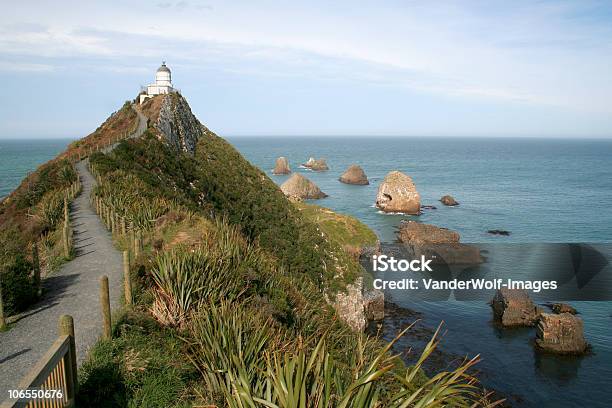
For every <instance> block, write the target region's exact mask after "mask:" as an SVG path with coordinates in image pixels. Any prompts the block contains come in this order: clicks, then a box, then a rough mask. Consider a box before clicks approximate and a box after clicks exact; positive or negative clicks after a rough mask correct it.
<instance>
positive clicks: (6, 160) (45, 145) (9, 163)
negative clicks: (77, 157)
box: [0, 139, 71, 198]
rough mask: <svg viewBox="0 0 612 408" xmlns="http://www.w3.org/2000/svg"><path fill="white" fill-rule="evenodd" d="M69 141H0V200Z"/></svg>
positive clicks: (60, 150)
mask: <svg viewBox="0 0 612 408" xmlns="http://www.w3.org/2000/svg"><path fill="white" fill-rule="evenodd" d="M70 142H71V140H69V139H52V140H46V139H40V140H34V139H29V140H17V139H15V140H2V139H0V198H2V197H5V196H6V195H8V194H9V193H10V192H11V191H13V190H14V189H15V188H16V187H17V186H18V185H19V183H20V182H21V180H23V178H24V177H25V176H26V175H27V174H28V173H30V172H32V171H34V170H36V168H37V167H38V166H40V165H41V164H43V163H45V162H46V161H48V160H51V159H52V158H54V157H55V156H57V155H58V154H59V153H61V152H62V151H63V150H64V149H66V147H67V146H68V144H69V143H70Z"/></svg>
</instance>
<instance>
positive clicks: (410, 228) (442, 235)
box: [397, 221, 460, 245]
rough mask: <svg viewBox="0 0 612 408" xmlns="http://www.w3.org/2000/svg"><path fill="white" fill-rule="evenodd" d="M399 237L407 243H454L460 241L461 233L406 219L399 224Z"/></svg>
mask: <svg viewBox="0 0 612 408" xmlns="http://www.w3.org/2000/svg"><path fill="white" fill-rule="evenodd" d="M397 237H398V239H399V240H400V241H401V242H403V243H406V244H412V245H424V244H454V243H457V242H459V239H460V237H459V233H458V232H455V231H451V230H449V229H446V228H440V227H436V226H435V225H430V224H423V223H420V222H416V221H404V222H402V223H401V224H400V226H399V231H398V234H397Z"/></svg>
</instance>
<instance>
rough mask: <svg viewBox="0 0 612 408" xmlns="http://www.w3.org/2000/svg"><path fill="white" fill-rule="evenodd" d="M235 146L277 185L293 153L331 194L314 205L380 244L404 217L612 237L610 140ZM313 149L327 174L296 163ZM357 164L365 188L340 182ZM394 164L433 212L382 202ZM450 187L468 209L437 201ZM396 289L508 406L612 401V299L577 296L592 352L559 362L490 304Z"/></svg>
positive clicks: (482, 236) (402, 317) (236, 141)
mask: <svg viewBox="0 0 612 408" xmlns="http://www.w3.org/2000/svg"><path fill="white" fill-rule="evenodd" d="M230 142H231V143H233V145H234V146H235V147H236V148H238V150H240V152H241V153H242V154H243V155H244V156H245V157H246V158H247V159H249V160H250V161H251V162H252V163H253V164H255V165H257V166H258V167H260V168H261V169H262V170H264V171H265V172H266V173H267V174H268V175H269V176H270V177H271V178H272V179H273V180H274V181H275V182H277V183H278V184H281V183H282V182H283V181H285V180H286V179H287V178H288V177H289V176H274V175H272V174H271V169H272V168H273V167H274V161H275V159H276V158H277V157H278V156H286V157H287V158H288V159H289V163H290V166H291V169H292V170H293V171H297V172H301V173H303V174H304V175H306V176H307V177H308V178H310V179H311V180H312V181H314V182H315V183H316V184H317V185H318V186H319V187H320V188H321V189H322V190H323V191H324V192H326V193H327V194H329V197H328V198H325V199H322V200H316V203H317V204H319V205H322V206H326V207H329V208H331V209H333V210H335V211H338V212H342V213H346V214H350V215H353V216H355V217H357V218H359V219H360V220H361V221H363V222H364V223H366V224H367V225H369V226H370V227H371V228H372V229H374V230H375V231H376V233H377V234H378V235H379V237H380V238H381V240H382V241H383V242H391V241H394V240H395V231H396V227H397V225H398V224H399V223H400V221H401V220H403V219H415V220H416V219H418V220H419V221H421V222H425V223H430V224H435V225H438V226H441V227H446V228H450V229H453V230H456V231H458V232H459V233H460V234H461V238H462V241H463V242H473V243H555V242H557V243H561V242H589V243H610V242H612V141H602V140H551V139H486V138H382V137H371V138H358V137H356V138H348V137H343V138H314V137H301V138H294V137H291V138H289V137H287V138H247V137H244V138H231V139H230ZM311 156H312V157H316V158H319V157H324V158H326V159H327V162H328V165H329V167H330V170H329V171H327V172H318V173H317V172H312V171H309V170H306V169H302V168H300V167H299V164H300V163H304V162H306V160H308V158H309V157H311ZM352 163H356V164H359V165H360V166H361V167H362V168H363V169H364V170H365V172H366V174H367V175H368V177H369V179H370V183H371V184H370V185H369V186H351V185H346V184H342V183H340V182H338V177H339V176H340V174H341V173H342V172H343V171H344V170H345V169H346V168H347V167H348V166H349V165H350V164H352ZM391 170H400V171H403V172H405V173H406V174H409V175H410V176H411V177H412V178H413V180H414V182H415V184H416V186H417V189H418V191H419V193H420V194H421V200H422V203H423V204H429V205H434V206H436V207H437V209H435V210H425V212H424V213H423V214H422V215H420V216H418V217H411V216H404V215H388V214H382V213H380V212H379V211H378V210H377V209H376V208H374V207H373V203H374V201H375V198H376V191H377V188H378V184H379V183H380V181H381V180H382V179H383V178H384V176H385V175H386V174H387V172H389V171H391ZM445 194H451V195H452V196H454V197H455V199H456V200H457V201H459V202H460V206H458V207H445V206H443V205H441V204H440V203H439V202H438V200H439V198H440V197H441V196H442V195H445ZM490 229H503V230H508V231H510V232H511V235H510V236H508V237H503V236H492V235H490V234H488V233H487V232H486V231H487V230H490ZM390 295H391V297H392V299H393V301H394V302H396V303H397V304H398V305H399V306H402V307H405V308H409V309H411V310H414V311H416V312H418V313H419V317H420V318H421V319H422V326H423V327H427V328H429V329H435V327H437V325H438V324H439V323H440V322H441V321H444V333H445V334H444V337H443V341H442V344H441V346H440V349H441V350H442V351H443V352H444V353H445V354H446V355H447V356H450V358H451V359H453V358H454V359H458V358H461V357H463V356H475V355H476V354H480V356H481V359H482V360H481V362H480V363H479V364H478V366H477V367H478V369H479V372H480V374H479V378H480V379H481V380H482V382H483V383H484V385H485V386H486V387H488V388H489V389H494V390H496V391H498V392H499V393H500V394H501V395H503V396H504V397H507V398H508V401H509V403H510V405H512V406H518V407H576V406H589V407H610V406H612V396H610V394H609V383H610V379H611V378H612V302H603V301H599V302H583V301H581V302H572V304H573V305H574V306H575V307H576V308H577V309H578V310H579V312H580V317H581V318H582V319H583V321H584V330H585V336H586V338H587V340H588V341H589V343H590V344H591V345H592V348H593V351H592V354H590V355H587V356H584V357H557V356H551V355H542V354H539V353H536V352H534V348H533V338H534V333H535V332H534V329H514V330H506V329H500V328H499V327H496V325H495V324H493V322H492V312H491V308H490V307H489V305H488V304H487V303H486V302H484V301H462V302H460V301H456V300H449V301H439V302H433V301H422V300H411V299H410V297H409V296H406V295H402V294H397V293H390ZM414 319H415V317H414V315H412V314H410V313H404V314H402V312H396V313H393V316H392V317H390V318H389V319H386V320H385V323H384V324H383V331H382V333H383V336H384V337H385V338H387V339H389V340H390V339H392V338H393V337H394V335H395V334H396V332H397V330H398V329H400V328H403V327H405V325H407V324H409V323H411V322H412V321H414ZM426 333H428V334H426V335H425V336H421V339H422V341H421V342H419V341H418V340H415V337H407V338H406V339H403V340H402V341H400V342H399V343H398V347H396V351H398V352H405V351H406V350H408V349H409V348H410V347H414V348H415V349H418V347H419V343H420V345H421V346H422V345H423V342H424V341H425V340H426V339H428V338H429V334H430V333H431V330H430V331H427V332H426ZM417 337H418V336H417ZM443 360H444V359H443ZM447 360H448V359H447ZM445 361H446V360H444V361H443V362H442V363H441V364H442V365H444V364H446V362H445Z"/></svg>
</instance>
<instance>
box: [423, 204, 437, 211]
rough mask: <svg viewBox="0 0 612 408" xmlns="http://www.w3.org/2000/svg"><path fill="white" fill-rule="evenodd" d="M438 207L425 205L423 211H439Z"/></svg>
mask: <svg viewBox="0 0 612 408" xmlns="http://www.w3.org/2000/svg"><path fill="white" fill-rule="evenodd" d="M437 209H438V207H436V206H435V205H423V204H421V210H437Z"/></svg>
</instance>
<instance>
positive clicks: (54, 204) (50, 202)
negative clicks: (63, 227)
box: [35, 190, 65, 228]
mask: <svg viewBox="0 0 612 408" xmlns="http://www.w3.org/2000/svg"><path fill="white" fill-rule="evenodd" d="M64 196H65V192H64V191H63V190H52V191H49V192H47V193H46V194H45V195H44V196H43V197H42V198H41V200H40V202H39V203H38V204H37V206H36V210H35V211H36V214H37V215H38V216H39V217H40V218H41V220H42V221H43V223H44V224H45V225H46V226H47V227H48V228H55V227H56V226H57V225H58V224H59V223H60V222H61V221H62V220H63V219H64Z"/></svg>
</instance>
